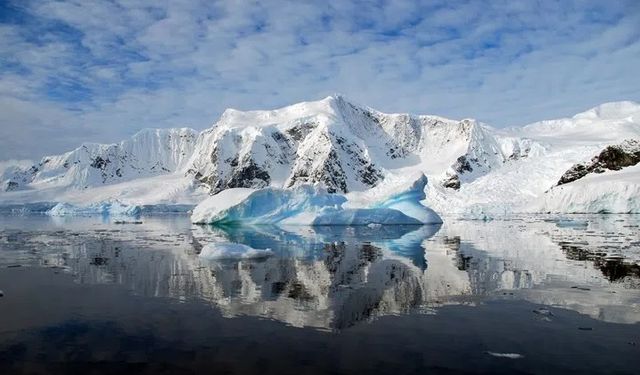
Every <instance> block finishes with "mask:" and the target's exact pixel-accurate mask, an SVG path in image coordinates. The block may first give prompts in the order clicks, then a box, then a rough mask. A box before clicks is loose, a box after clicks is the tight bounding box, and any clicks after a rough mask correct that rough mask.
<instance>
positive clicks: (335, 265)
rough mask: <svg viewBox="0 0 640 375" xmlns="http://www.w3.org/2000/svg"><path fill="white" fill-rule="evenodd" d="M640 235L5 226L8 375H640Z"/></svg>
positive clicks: (484, 229) (565, 222)
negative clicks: (211, 251) (210, 252)
mask: <svg viewBox="0 0 640 375" xmlns="http://www.w3.org/2000/svg"><path fill="white" fill-rule="evenodd" d="M639 225H640V217H639V216H634V215H620V216H616V215H590V216H582V215H571V216H564V217H556V216H535V217H526V216H524V217H512V218H509V220H494V221H489V222H485V221H464V220H456V219H453V218H445V223H444V224H443V225H437V226H377V227H329V226H327V227H317V228H311V227H284V228H283V227H260V226H259V227H208V226H196V225H192V224H191V223H190V222H189V220H188V217H185V216H179V215H176V216H164V217H162V216H157V217H144V218H142V220H141V223H139V224H116V223H115V222H113V221H111V220H109V219H108V218H101V217H80V218H50V217H46V216H37V215H33V216H2V217H0V291H2V292H1V295H2V297H0V373H2V374H9V373H29V374H40V373H42V374H48V373H114V374H116V373H117V374H122V373H125V372H135V373H154V374H159V373H160V374H161V373H167V374H175V373H215V374H218V373H220V374H224V373H260V374H314V373H333V374H338V373H345V374H346V373H348V374H358V373H363V374H364V373H367V374H371V373H389V374H407V373H420V374H424V373H429V372H430V373H479V372H480V373H557V372H564V373H566V372H574V373H629V374H632V373H637V371H638V368H640V324H638V323H639V322H640V230H639V228H640V227H639ZM230 244H241V245H244V246H241V247H240V246H235V247H233V248H234V249H235V248H238V249H248V248H251V249H255V250H259V251H255V252H251V254H253V256H245V255H246V254H243V253H242V251H235V252H229V253H228V254H226V253H224V252H222V253H220V252H218V253H216V254H217V256H216V257H215V258H214V259H208V258H205V257H202V256H200V254H201V253H202V250H203V248H207V247H212V246H213V247H216V246H218V247H219V248H221V249H224V248H232V247H230V246H229V245H230ZM266 249H268V250H269V251H265V250H266ZM247 254H249V253H247ZM251 254H249V255H251Z"/></svg>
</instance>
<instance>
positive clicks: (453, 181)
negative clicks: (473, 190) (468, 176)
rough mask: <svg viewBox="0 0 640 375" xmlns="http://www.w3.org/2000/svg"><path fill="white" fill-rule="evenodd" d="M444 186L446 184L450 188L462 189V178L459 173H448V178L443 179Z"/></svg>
mask: <svg viewBox="0 0 640 375" xmlns="http://www.w3.org/2000/svg"><path fill="white" fill-rule="evenodd" d="M442 186H444V187H446V188H449V189H454V190H459V189H460V178H459V177H458V175H457V174H450V175H447V178H445V179H444V180H443V181H442Z"/></svg>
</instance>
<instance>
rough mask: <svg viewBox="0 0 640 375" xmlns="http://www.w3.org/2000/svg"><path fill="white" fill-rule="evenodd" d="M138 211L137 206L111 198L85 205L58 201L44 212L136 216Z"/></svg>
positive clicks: (54, 214)
mask: <svg viewBox="0 0 640 375" xmlns="http://www.w3.org/2000/svg"><path fill="white" fill-rule="evenodd" d="M140 212H141V210H140V207H139V206H136V205H129V204H126V203H122V202H120V201H118V200H111V201H103V202H97V203H91V204H88V205H85V206H81V205H74V204H71V203H65V202H60V203H58V204H56V205H55V206H53V207H52V208H51V209H50V210H49V211H47V212H46V213H47V215H49V216H93V215H101V216H138V215H140Z"/></svg>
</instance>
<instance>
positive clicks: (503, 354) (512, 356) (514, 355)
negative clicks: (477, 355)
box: [487, 352, 524, 359]
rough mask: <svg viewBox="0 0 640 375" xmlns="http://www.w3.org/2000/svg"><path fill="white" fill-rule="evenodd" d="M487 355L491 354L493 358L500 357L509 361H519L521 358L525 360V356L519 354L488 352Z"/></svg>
mask: <svg viewBox="0 0 640 375" xmlns="http://www.w3.org/2000/svg"><path fill="white" fill-rule="evenodd" d="M487 354H489V355H490V356H492V357H498V358H509V359H519V358H523V357H524V356H523V355H522V354H518V353H495V352H487Z"/></svg>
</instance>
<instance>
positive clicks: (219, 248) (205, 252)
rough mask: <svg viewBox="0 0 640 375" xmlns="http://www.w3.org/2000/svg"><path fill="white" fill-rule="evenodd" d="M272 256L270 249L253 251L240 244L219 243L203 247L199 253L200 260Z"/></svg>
mask: <svg viewBox="0 0 640 375" xmlns="http://www.w3.org/2000/svg"><path fill="white" fill-rule="evenodd" d="M272 255H273V251H271V249H254V248H252V247H250V246H247V245H243V244H241V243H233V242H220V243H210V244H207V245H205V246H204V247H203V248H202V251H201V252H200V258H204V259H211V260H221V259H255V258H266V257H269V256H272Z"/></svg>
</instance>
